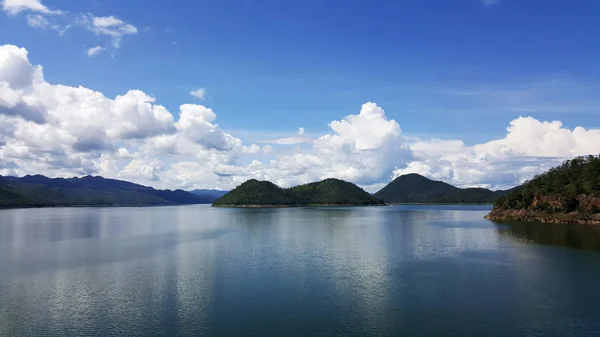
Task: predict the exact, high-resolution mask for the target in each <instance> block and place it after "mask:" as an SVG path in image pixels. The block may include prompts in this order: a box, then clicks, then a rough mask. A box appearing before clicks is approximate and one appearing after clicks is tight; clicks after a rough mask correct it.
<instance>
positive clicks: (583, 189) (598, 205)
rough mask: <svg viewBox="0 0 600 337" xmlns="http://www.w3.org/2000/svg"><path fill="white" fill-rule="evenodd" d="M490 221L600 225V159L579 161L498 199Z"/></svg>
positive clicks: (581, 159)
mask: <svg viewBox="0 0 600 337" xmlns="http://www.w3.org/2000/svg"><path fill="white" fill-rule="evenodd" d="M486 219H489V220H495V221H537V222H548V223H580V224H594V225H600V156H599V157H596V156H588V157H577V158H575V159H572V160H567V161H565V162H564V163H563V164H562V165H561V166H559V167H556V168H553V169H550V170H549V171H548V172H546V173H544V174H541V175H538V176H536V177H535V178H534V179H532V180H531V181H529V182H527V183H525V184H523V185H521V186H520V187H518V188H516V189H514V190H513V191H511V192H510V193H508V194H507V195H505V196H503V197H501V198H500V199H498V201H497V202H496V204H495V205H494V208H493V209H492V211H491V212H490V214H488V215H487V216H486Z"/></svg>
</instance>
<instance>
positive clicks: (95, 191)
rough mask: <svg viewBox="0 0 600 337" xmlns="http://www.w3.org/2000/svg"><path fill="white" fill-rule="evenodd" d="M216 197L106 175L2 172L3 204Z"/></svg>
mask: <svg viewBox="0 0 600 337" xmlns="http://www.w3.org/2000/svg"><path fill="white" fill-rule="evenodd" d="M212 200H213V199H212V198H206V197H201V196H196V195H194V194H192V193H189V192H185V191H183V190H174V191H171V190H156V189H154V188H152V187H147V186H142V185H138V184H134V183H130V182H127V181H121V180H114V179H105V178H102V177H92V176H86V177H82V178H54V179H51V178H48V177H45V176H41V175H35V176H25V177H22V178H17V177H2V176H0V207H47V206H83V205H88V206H115V205H123V206H125V205H136V206H142V205H181V204H201V203H210V202H211V201H212Z"/></svg>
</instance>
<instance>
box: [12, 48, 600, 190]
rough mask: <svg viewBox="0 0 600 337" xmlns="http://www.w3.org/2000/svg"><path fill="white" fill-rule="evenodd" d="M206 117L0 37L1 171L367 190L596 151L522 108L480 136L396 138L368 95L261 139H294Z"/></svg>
mask: <svg viewBox="0 0 600 337" xmlns="http://www.w3.org/2000/svg"><path fill="white" fill-rule="evenodd" d="M216 120H217V114H216V113H215V112H214V111H213V110H212V109H210V108H208V107H206V106H203V105H198V104H183V105H181V106H180V107H179V113H178V115H177V116H176V117H174V116H173V114H171V113H170V112H169V111H168V110H167V109H166V108H165V107H163V106H161V105H159V104H157V101H156V98H154V97H151V96H149V95H148V94H146V93H144V92H143V91H140V90H129V91H128V92H126V93H124V94H122V95H118V96H116V97H114V98H110V97H106V96H105V95H104V94H102V93H101V92H98V91H95V90H92V89H88V88H84V87H71V86H66V85H58V84H51V83H48V82H46V80H45V79H44V74H43V71H42V67H41V66H35V65H32V64H31V63H30V62H29V59H28V53H27V50H26V49H24V48H18V47H16V46H12V45H5V46H1V47H0V174H1V175H8V174H10V175H24V174H37V173H39V174H45V175H49V176H73V175H82V174H92V173H93V174H100V175H103V176H106V177H112V178H122V179H127V180H131V181H135V182H139V183H143V184H148V185H152V186H155V187H158V188H232V187H234V186H235V185H237V184H240V183H241V182H243V181H245V180H247V179H250V178H257V179H266V180H271V181H273V182H275V183H277V184H279V185H281V186H290V185H295V184H299V183H305V182H309V181H315V180H319V179H324V178H328V177H336V178H340V179H345V180H349V181H352V182H354V183H358V184H360V185H362V186H364V187H365V188H368V189H369V190H370V191H374V190H375V189H377V188H380V187H381V186H382V185H383V184H385V183H386V182H388V181H389V180H391V179H392V178H393V177H394V176H396V175H399V174H405V173H411V172H415V173H420V174H423V175H426V176H428V177H431V178H435V179H441V180H444V181H447V182H450V183H452V184H455V185H459V186H486V187H492V188H496V187H510V186H514V185H515V184H518V183H520V182H521V181H523V180H525V179H529V178H531V177H532V176H533V175H534V174H536V173H539V172H541V171H544V170H546V169H548V168H549V167H551V166H554V165H556V164H558V163H560V162H561V161H562V160H563V159H565V158H571V157H573V156H577V155H586V154H598V153H600V130H597V129H585V128H583V127H576V128H573V129H568V128H565V127H564V126H563V125H562V123H561V122H559V121H551V122H547V121H539V120H537V119H534V118H532V117H519V118H516V119H514V120H512V121H511V122H510V123H509V126H508V128H507V132H506V135H505V136H504V137H502V138H500V139H495V140H491V141H488V142H484V143H480V144H474V145H466V144H465V143H464V142H463V141H461V140H458V139H457V140H436V139H414V138H407V137H405V136H403V133H402V128H401V127H400V124H399V123H398V122H396V121H395V120H394V119H390V118H388V116H387V115H386V113H385V111H384V110H383V109H382V108H381V107H379V106H378V105H377V104H375V103H371V102H369V103H365V104H363V105H362V107H361V109H360V112H359V113H357V114H350V115H347V116H346V117H344V118H342V119H340V120H335V121H331V122H330V123H329V126H330V128H331V129H330V131H329V132H328V133H326V134H324V135H322V136H320V137H311V136H310V135H308V134H306V133H305V131H304V129H303V128H299V129H298V131H297V133H296V134H295V135H293V136H290V137H286V138H280V139H279V140H275V141H270V142H271V143H274V144H300V143H302V144H304V145H302V146H279V147H275V148H273V147H271V146H263V147H260V146H257V145H255V144H244V142H243V141H242V140H241V139H240V138H237V137H235V136H234V135H231V134H229V133H227V132H225V131H223V130H222V129H221V128H220V126H219V125H218V124H216ZM282 139H283V140H282ZM286 139H287V140H286Z"/></svg>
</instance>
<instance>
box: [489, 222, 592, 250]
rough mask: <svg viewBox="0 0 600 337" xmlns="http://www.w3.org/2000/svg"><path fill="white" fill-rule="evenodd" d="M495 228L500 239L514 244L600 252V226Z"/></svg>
mask: <svg viewBox="0 0 600 337" xmlns="http://www.w3.org/2000/svg"><path fill="white" fill-rule="evenodd" d="M497 228H498V234H499V235H500V237H502V238H505V239H508V240H512V241H514V242H519V243H535V244H540V245H550V246H563V247H570V248H577V249H586V250H595V251H600V226H593V225H577V224H550V223H535V222H515V223H502V224H499V225H498V227H497Z"/></svg>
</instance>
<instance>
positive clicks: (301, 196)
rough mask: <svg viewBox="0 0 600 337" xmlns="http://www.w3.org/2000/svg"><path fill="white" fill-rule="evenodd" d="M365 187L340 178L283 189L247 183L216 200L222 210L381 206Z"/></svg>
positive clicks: (266, 183)
mask: <svg viewBox="0 0 600 337" xmlns="http://www.w3.org/2000/svg"><path fill="white" fill-rule="evenodd" d="M382 204H383V201H382V200H377V199H376V198H374V197H373V196H371V195H370V194H369V193H367V192H365V191H364V190H363V189H362V188H360V187H358V186H356V185H354V184H352V183H349V182H346V181H343V180H339V179H325V180H323V181H319V182H314V183H310V184H305V185H299V186H295V187H292V188H288V189H284V188H281V187H279V186H277V185H275V184H273V183H271V182H268V181H258V180H255V179H251V180H248V181H246V182H244V183H243V184H241V185H240V186H238V187H236V188H234V189H233V190H231V192H229V193H227V194H225V195H224V196H222V197H221V198H219V199H217V200H216V201H215V202H214V203H213V206H221V207H282V206H334V205H365V206H366V205H382Z"/></svg>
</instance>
